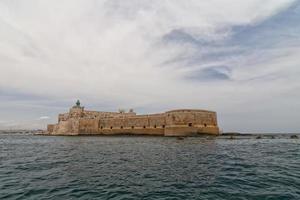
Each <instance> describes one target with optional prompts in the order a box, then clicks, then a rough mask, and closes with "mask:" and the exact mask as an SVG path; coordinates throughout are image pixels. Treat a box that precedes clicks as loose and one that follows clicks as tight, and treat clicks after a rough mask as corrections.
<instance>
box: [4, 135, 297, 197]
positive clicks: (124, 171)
mask: <svg viewBox="0 0 300 200" xmlns="http://www.w3.org/2000/svg"><path fill="white" fill-rule="evenodd" d="M299 144H300V140H291V139H272V140H270V139H261V140H254V139H251V138H250V139H244V140H225V139H220V138H208V139H206V138H188V139H185V140H181V141H178V140H176V139H175V138H162V137H40V136H28V135H27V136H22V135H17V136H16V135H0V199H300V145H299Z"/></svg>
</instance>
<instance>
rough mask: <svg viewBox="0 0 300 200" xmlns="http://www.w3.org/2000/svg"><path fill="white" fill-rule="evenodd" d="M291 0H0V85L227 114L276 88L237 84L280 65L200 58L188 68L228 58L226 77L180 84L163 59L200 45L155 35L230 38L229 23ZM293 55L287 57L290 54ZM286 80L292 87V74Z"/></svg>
mask: <svg viewBox="0 0 300 200" xmlns="http://www.w3.org/2000/svg"><path fill="white" fill-rule="evenodd" d="M292 2H294V1H292V0H266V1H263V2H262V1H261V0H245V1H243V2H242V3H241V1H239V0H227V1H223V0H211V1H199V0H189V1H187V0H178V1H171V0H151V1H149V0H147V1H146V0H128V1H124V0H109V1H105V0H99V1H92V0H90V1H86V0H76V1H74V0H51V1H50V0H49V1H37V0H27V1H20V0H3V1H1V2H0V60H1V65H0V70H1V74H0V88H8V89H11V90H15V89H17V90H19V91H23V92H30V93H31V94H36V95H40V96H48V97H51V98H56V99H70V98H77V97H78V98H83V99H86V100H88V101H89V103H96V102H97V101H102V100H103V99H104V100H106V101H111V102H113V104H115V105H116V107H117V106H118V107H119V106H120V107H134V108H136V107H137V108H143V110H145V111H158V110H159V109H169V108H175V107H208V108H211V109H215V110H218V111H219V110H220V112H223V113H228V112H230V110H229V108H233V107H235V105H236V103H238V104H240V106H241V107H240V109H241V108H242V107H243V106H244V105H245V103H246V102H248V101H249V99H251V100H252V99H253V101H255V100H257V99H258V98H259V95H252V94H253V93H256V92H257V93H259V94H260V95H262V96H263V97H264V96H265V95H264V94H263V93H264V92H263V91H264V90H265V89H268V90H270V96H272V95H273V94H277V91H276V90H275V89H273V88H272V87H273V86H274V85H272V84H269V85H268V84H266V85H263V86H262V85H261V83H260V82H259V81H258V82H254V83H251V85H248V84H247V83H241V82H242V81H243V80H248V79H251V78H253V77H258V76H263V75H265V74H269V73H270V72H272V71H274V72H276V73H278V72H280V71H281V70H282V68H281V67H280V66H279V65H276V66H273V63H267V66H265V65H264V63H259V64H257V65H256V66H253V68H252V69H251V70H250V71H249V68H245V66H247V65H248V64H249V59H250V58H254V59H255V58H256V57H257V56H255V55H246V57H245V56H241V57H232V58H226V59H224V60H222V61H213V60H210V61H208V63H199V66H198V67H200V68H201V67H204V66H210V65H212V64H215V63H218V64H220V65H221V64H224V65H227V64H237V66H236V68H235V70H234V71H233V72H232V78H233V81H232V82H228V83H195V82H189V81H186V80H184V79H183V77H184V76H185V74H186V73H187V72H189V70H191V69H189V68H186V66H185V65H184V64H183V63H182V62H171V61H174V60H176V59H177V58H179V57H187V58H188V57H189V56H191V55H195V54H200V55H199V56H200V57H201V55H202V53H205V52H206V51H207V50H206V49H204V50H203V51H202V52H201V51H199V49H196V48H195V47H194V46H193V45H192V44H178V43H165V42H163V40H162V38H163V37H164V36H165V35H166V34H168V33H170V32H171V31H173V30H175V29H182V30H185V31H186V32H187V33H189V34H191V35H192V36H193V37H194V38H196V39H204V40H206V41H222V39H224V38H226V37H229V36H230V34H231V31H230V28H231V27H232V26H236V25H251V24H254V23H258V22H260V21H262V20H264V19H266V18H268V17H270V16H272V15H274V14H276V13H278V12H279V11H280V10H281V9H284V8H286V7H287V6H289V5H291V3H292ZM230 48H235V47H230ZM230 48H229V47H228V48H225V50H224V51H225V52H226V51H229V50H230ZM217 50H220V49H217ZM280 54H281V53H280ZM270 55H273V54H272V53H270ZM295 60H297V56H295V57H293V60H292V61H291V62H295ZM287 62H288V61H286V62H284V63H287ZM202 64H203V66H202ZM291 65H293V64H291ZM289 66H290V65H289ZM289 66H287V67H289ZM291 70H295V68H293V69H291ZM283 73H284V72H283ZM297 73H298V72H297ZM287 76H289V75H287ZM291 79H292V78H291ZM291 79H289V78H288V80H285V82H284V81H283V80H282V81H283V82H280V80H278V81H276V88H280V89H281V91H283V90H285V87H284V86H281V83H286V84H289V83H290V82H291ZM272 83H274V82H272ZM277 83H278V84H277ZM292 84H295V85H298V81H295V80H294V81H292ZM254 90H255V91H254ZM250 94H251V95H250ZM233 97H234V100H232V98H233ZM147 107H149V108H150V107H151V109H147ZM224 107H225V108H224ZM258 107H259V106H258Z"/></svg>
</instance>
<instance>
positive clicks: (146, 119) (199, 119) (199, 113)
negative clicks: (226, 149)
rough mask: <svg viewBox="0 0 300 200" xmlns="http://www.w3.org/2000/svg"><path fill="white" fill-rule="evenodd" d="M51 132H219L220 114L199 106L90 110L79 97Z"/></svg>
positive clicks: (106, 133) (51, 127) (195, 133)
mask: <svg viewBox="0 0 300 200" xmlns="http://www.w3.org/2000/svg"><path fill="white" fill-rule="evenodd" d="M47 133H48V134H51V135H126V134H132V135H157V136H195V135H202V134H212V135H218V134H219V127H218V124H217V114H216V112H213V111H207V110H197V109H180V110H172V111H168V112H165V113H159V114H149V115H137V114H136V113H135V112H134V111H133V110H132V109H130V111H129V112H125V111H124V110H122V112H98V111H87V110H85V109H84V107H82V106H81V105H80V102H79V101H77V102H76V105H75V106H73V107H72V108H71V109H70V111H69V112H68V113H64V114H59V116H58V123H57V124H50V125H48V127H47Z"/></svg>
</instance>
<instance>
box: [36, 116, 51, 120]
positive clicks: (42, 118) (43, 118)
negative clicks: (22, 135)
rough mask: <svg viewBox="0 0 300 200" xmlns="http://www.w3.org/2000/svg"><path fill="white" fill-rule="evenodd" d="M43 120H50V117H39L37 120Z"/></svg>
mask: <svg viewBox="0 0 300 200" xmlns="http://www.w3.org/2000/svg"><path fill="white" fill-rule="evenodd" d="M45 119H50V117H49V116H41V117H39V118H38V120H45Z"/></svg>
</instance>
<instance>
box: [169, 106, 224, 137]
mask: <svg viewBox="0 0 300 200" xmlns="http://www.w3.org/2000/svg"><path fill="white" fill-rule="evenodd" d="M166 123H167V126H166V130H165V135H166V136H189V135H198V134H219V128H218V126H217V117H216V113H215V112H211V111H205V110H175V111H169V112H167V113H166Z"/></svg>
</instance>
